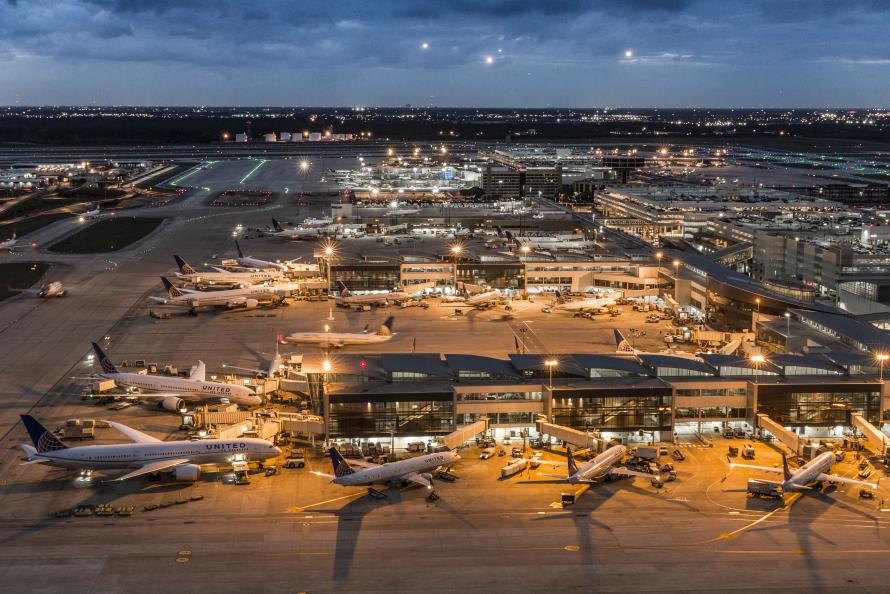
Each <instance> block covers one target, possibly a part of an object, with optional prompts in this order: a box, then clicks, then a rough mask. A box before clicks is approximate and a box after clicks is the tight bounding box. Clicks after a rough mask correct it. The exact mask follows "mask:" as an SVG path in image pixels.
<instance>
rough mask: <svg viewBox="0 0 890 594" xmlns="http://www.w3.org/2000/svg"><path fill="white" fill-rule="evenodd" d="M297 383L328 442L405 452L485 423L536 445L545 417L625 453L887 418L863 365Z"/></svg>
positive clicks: (808, 360)
mask: <svg viewBox="0 0 890 594" xmlns="http://www.w3.org/2000/svg"><path fill="white" fill-rule="evenodd" d="M325 361H326V362H327V363H328V365H327V366H325V365H324V362H325ZM325 368H327V369H328V371H327V372H325V371H324V369H325ZM303 371H304V372H305V373H307V376H308V379H309V386H310V392H311V399H312V402H313V406H314V407H315V410H314V411H313V412H315V413H316V414H318V415H319V416H321V417H323V418H324V421H325V426H326V428H327V436H326V437H327V438H329V439H333V440H358V441H375V440H390V439H391V440H396V441H397V443H399V444H404V443H407V442H416V441H418V440H429V439H433V438H435V437H437V436H443V435H446V434H448V433H451V432H452V431H454V430H455V429H456V428H457V427H460V426H462V425H465V424H468V423H471V422H474V421H476V420H479V419H480V418H482V417H487V418H488V419H489V424H490V426H491V427H492V428H493V429H494V431H495V435H496V437H505V436H508V435H510V436H518V435H523V434H524V435H531V436H533V435H535V421H536V420H537V419H539V418H541V415H543V416H545V417H546V418H548V419H549V421H550V422H551V423H554V424H557V425H562V426H566V427H570V428H574V429H577V430H581V431H596V432H600V433H602V434H603V435H604V436H605V437H615V438H619V439H623V440H625V441H628V442H633V441H648V440H650V439H654V440H655V441H668V442H669V441H672V440H673V439H674V438H675V437H676V436H681V435H686V436H687V437H688V436H689V435H692V434H695V433H699V434H702V433H709V432H714V431H722V430H723V429H725V428H728V427H736V428H738V427H744V426H749V427H750V426H754V425H755V422H756V421H755V419H756V417H757V415H758V414H760V415H763V414H765V415H767V416H769V418H770V419H772V420H773V421H775V422H776V423H779V424H781V425H783V426H785V427H788V428H790V429H791V430H792V431H794V432H796V433H798V434H799V435H801V436H808V437H816V436H825V437H827V436H839V435H841V434H842V433H843V430H844V428H845V427H849V426H850V419H851V415H852V414H853V413H859V414H861V415H862V416H863V417H864V418H865V419H866V420H868V421H869V422H871V423H874V424H877V425H880V424H881V423H882V422H883V420H884V419H885V416H886V415H885V411H886V410H887V408H888V407H890V392H888V391H887V390H886V389H885V384H884V382H883V379H882V377H881V374H880V369H879V362H878V361H877V360H876V358H875V357H874V356H872V355H869V354H865V353H862V354H856V353H842V352H837V353H835V352H830V353H825V354H822V355H783V354H778V355H772V356H768V357H766V358H764V360H763V361H758V362H755V361H753V360H751V359H747V358H739V357H736V356H730V355H718V354H703V355H700V356H699V357H697V358H690V357H682V356H675V355H662V354H648V355H647V354H640V355H638V356H632V357H628V356H619V355H594V354H560V355H543V354H511V355H509V356H508V357H507V358H506V359H499V358H493V357H485V356H478V355H465V354H445V355H440V354H434V353H433V354H430V353H386V354H368V355H360V354H338V355H336V356H331V357H330V358H325V356H323V355H319V356H317V357H315V358H312V357H306V358H305V359H304V361H303Z"/></svg>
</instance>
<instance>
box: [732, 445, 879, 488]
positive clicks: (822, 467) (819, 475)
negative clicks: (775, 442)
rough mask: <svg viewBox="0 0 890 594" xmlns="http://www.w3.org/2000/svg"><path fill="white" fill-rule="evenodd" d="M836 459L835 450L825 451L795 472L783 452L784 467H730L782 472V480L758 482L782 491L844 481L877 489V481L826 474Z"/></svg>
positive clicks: (743, 465)
mask: <svg viewBox="0 0 890 594" xmlns="http://www.w3.org/2000/svg"><path fill="white" fill-rule="evenodd" d="M834 461H835V454H834V452H824V453H822V454H819V455H818V456H816V457H815V458H813V459H812V460H810V461H809V462H807V463H806V464H804V465H803V466H801V467H800V468H798V469H797V470H795V471H794V472H791V471H790V470H789V469H788V459H787V458H786V457H785V454H782V468H774V467H772V466H752V465H750V464H730V465H729V466H730V468H751V469H753V470H762V471H764V472H774V473H777V474H781V475H782V477H783V479H784V480H782V481H768V480H762V479H761V480H759V481H758V482H761V483H766V484H769V485H771V486H773V487H781V489H782V491H807V490H812V489H813V487H811V486H810V485H813V484H814V483H823V482H827V483H844V484H849V485H860V486H862V487H869V488H870V489H875V490H877V488H878V485H877V484H876V483H869V482H866V481H858V480H856V479H851V478H846V477H843V476H838V475H836V474H826V473H827V472H828V471H829V470H831V465H832V464H833V463H834Z"/></svg>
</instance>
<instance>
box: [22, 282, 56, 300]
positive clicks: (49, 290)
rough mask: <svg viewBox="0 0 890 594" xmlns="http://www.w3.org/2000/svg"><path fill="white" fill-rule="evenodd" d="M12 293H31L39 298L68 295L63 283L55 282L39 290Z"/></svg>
mask: <svg viewBox="0 0 890 594" xmlns="http://www.w3.org/2000/svg"><path fill="white" fill-rule="evenodd" d="M10 291H19V292H20V293H30V294H31V295H36V296H37V297H46V298H48V297H64V296H65V295H67V293H66V291H65V289H64V287H62V283H60V282H59V281H53V282H51V283H47V284H45V285H43V286H42V287H40V288H39V289H10Z"/></svg>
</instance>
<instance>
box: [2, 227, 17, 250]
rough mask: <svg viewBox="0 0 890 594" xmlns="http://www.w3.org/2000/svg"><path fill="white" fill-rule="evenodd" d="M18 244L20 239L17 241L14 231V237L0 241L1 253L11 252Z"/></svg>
mask: <svg viewBox="0 0 890 594" xmlns="http://www.w3.org/2000/svg"><path fill="white" fill-rule="evenodd" d="M17 243H18V239H16V237H15V231H13V232H12V237H10V238H9V239H6V240H4V241H0V252H11V251H12V248H14V247H15V245H16V244H17Z"/></svg>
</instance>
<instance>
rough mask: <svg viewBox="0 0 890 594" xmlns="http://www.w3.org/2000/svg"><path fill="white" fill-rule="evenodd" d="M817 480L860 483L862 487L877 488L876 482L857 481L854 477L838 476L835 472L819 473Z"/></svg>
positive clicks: (847, 483) (850, 483)
mask: <svg viewBox="0 0 890 594" xmlns="http://www.w3.org/2000/svg"><path fill="white" fill-rule="evenodd" d="M819 480H820V481H825V482H829V483H843V484H846V485H860V486H862V487H869V488H870V489H875V490H877V488H878V485H877V483H869V482H866V481H858V480H856V479H851V478H846V477H843V476H838V475H836V474H820V475H819Z"/></svg>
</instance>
